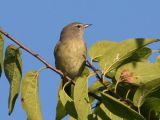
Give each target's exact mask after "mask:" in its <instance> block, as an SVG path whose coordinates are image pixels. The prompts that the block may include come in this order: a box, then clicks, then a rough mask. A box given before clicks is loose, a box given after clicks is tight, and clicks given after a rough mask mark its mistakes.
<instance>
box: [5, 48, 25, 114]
mask: <svg viewBox="0 0 160 120" xmlns="http://www.w3.org/2000/svg"><path fill="white" fill-rule="evenodd" d="M4 72H5V75H6V77H7V79H8V81H9V83H10V92H9V103H8V107H9V115H10V114H11V113H12V111H13V108H14V105H15V102H16V99H17V97H18V94H19V90H20V83H21V78H22V59H21V51H20V49H18V48H16V46H14V45H9V46H8V47H7V48H6V52H5V59H4Z"/></svg>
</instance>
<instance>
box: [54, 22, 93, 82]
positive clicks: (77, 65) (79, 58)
mask: <svg viewBox="0 0 160 120" xmlns="http://www.w3.org/2000/svg"><path fill="white" fill-rule="evenodd" d="M90 25H91V24H82V23H78V22H74V23H71V24H69V25H67V26H65V27H64V28H63V30H62V32H61V34H60V39H59V42H58V43H57V45H56V47H55V49H54V56H55V65H56V68H57V69H59V70H61V71H62V72H63V73H64V75H66V76H68V77H70V78H71V79H72V80H74V78H75V77H77V76H79V75H81V73H82V71H83V69H84V67H85V58H84V56H86V49H87V48H86V44H85V41H84V39H83V34H84V31H85V29H86V28H87V27H88V26H90Z"/></svg>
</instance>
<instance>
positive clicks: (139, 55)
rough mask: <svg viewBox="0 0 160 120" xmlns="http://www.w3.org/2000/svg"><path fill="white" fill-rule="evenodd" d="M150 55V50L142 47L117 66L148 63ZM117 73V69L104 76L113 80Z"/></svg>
mask: <svg viewBox="0 0 160 120" xmlns="http://www.w3.org/2000/svg"><path fill="white" fill-rule="evenodd" d="M151 54H152V50H151V49H150V48H147V47H143V48H140V49H138V50H137V51H136V52H135V53H134V54H132V55H131V57H129V58H127V59H126V60H124V61H122V62H121V63H120V64H119V65H120V66H121V65H124V64H127V63H129V62H136V61H137V62H138V61H148V58H149V56H150V55H151ZM116 72H117V67H116V68H115V69H113V70H111V71H109V72H108V73H107V74H106V75H105V76H106V77H109V78H114V77H115V75H116Z"/></svg>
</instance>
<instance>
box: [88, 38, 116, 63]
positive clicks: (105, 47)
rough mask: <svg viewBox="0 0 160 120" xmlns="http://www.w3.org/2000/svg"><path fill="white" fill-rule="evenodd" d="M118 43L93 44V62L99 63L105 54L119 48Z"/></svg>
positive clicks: (91, 49)
mask: <svg viewBox="0 0 160 120" xmlns="http://www.w3.org/2000/svg"><path fill="white" fill-rule="evenodd" d="M117 46H118V43H117V42H113V41H107V40H104V41H98V42H96V43H95V44H93V45H92V46H91V48H90V50H89V56H90V58H91V59H92V60H93V61H98V60H99V59H100V58H101V57H103V56H104V55H105V54H108V53H109V52H110V51H112V50H113V47H117Z"/></svg>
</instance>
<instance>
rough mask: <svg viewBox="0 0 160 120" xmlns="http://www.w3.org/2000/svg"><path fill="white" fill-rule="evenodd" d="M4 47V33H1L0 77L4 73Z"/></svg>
mask: <svg viewBox="0 0 160 120" xmlns="http://www.w3.org/2000/svg"><path fill="white" fill-rule="evenodd" d="M3 47H4V35H3V34H2V33H0V77H1V74H2V67H3V65H2V64H3Z"/></svg>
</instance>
